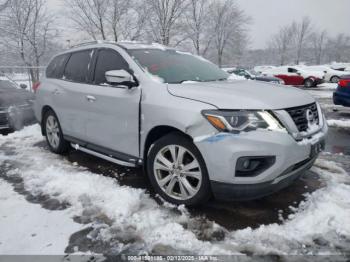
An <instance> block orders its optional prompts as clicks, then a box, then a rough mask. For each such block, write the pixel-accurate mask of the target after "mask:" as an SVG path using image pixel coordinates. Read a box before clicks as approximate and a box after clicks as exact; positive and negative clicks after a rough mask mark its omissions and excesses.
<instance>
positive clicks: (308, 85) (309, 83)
mask: <svg viewBox="0 0 350 262" xmlns="http://www.w3.org/2000/svg"><path fill="white" fill-rule="evenodd" d="M304 86H305V87H306V88H311V87H313V86H314V80H312V79H310V78H308V79H306V80H305V82H304Z"/></svg>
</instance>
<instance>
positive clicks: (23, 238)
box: [0, 179, 82, 255]
mask: <svg viewBox="0 0 350 262" xmlns="http://www.w3.org/2000/svg"><path fill="white" fill-rule="evenodd" d="M0 192H1V196H0V232H1V233H0V254H1V255H59V254H63V252H64V249H65V247H66V246H67V244H68V239H69V236H70V235H71V234H72V233H74V232H76V231H78V230H81V228H82V226H81V225H79V224H77V223H74V222H73V220H72V219H71V214H70V210H64V211H49V210H45V209H43V208H41V207H40V206H39V205H38V204H30V203H28V202H27V201H26V200H25V199H24V196H21V195H19V194H18V193H16V192H14V191H13V189H12V186H11V185H10V184H8V183H7V182H5V181H3V180H1V179H0Z"/></svg>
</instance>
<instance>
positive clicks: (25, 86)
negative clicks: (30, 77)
mask: <svg viewBox="0 0 350 262" xmlns="http://www.w3.org/2000/svg"><path fill="white" fill-rule="evenodd" d="M19 87H20V88H22V89H27V85H26V84H20V85H19Z"/></svg>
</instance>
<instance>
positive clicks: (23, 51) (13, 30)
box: [0, 0, 350, 82]
mask: <svg viewBox="0 0 350 262" xmlns="http://www.w3.org/2000/svg"><path fill="white" fill-rule="evenodd" d="M62 2H63V3H64V10H63V12H61V13H60V12H58V11H57V10H52V8H51V9H50V8H49V7H48V1H45V0H0V21H1V24H0V35H1V37H0V52H1V53H2V54H3V56H2V57H3V63H6V59H5V58H6V57H7V58H8V60H11V59H12V60H15V61H16V62H17V61H18V59H20V60H21V61H22V64H24V65H25V66H27V67H29V68H30V74H31V77H32V79H33V82H35V81H37V80H38V79H39V73H38V70H35V67H38V66H41V65H45V64H46V63H47V62H48V60H49V58H50V57H51V56H52V55H53V54H54V53H57V52H58V51H60V50H62V49H64V48H65V47H66V46H65V43H62V41H61V42H58V41H57V39H62V38H59V36H62V34H64V31H65V28H70V29H72V28H73V29H74V31H75V32H77V34H79V41H88V40H99V39H101V40H111V41H122V40H131V41H142V42H157V43H160V44H163V45H166V46H172V47H176V48H179V49H181V50H184V51H190V52H193V53H195V54H198V55H201V56H204V57H206V58H208V59H210V60H211V61H213V62H215V63H217V64H218V65H219V66H223V65H236V66H239V65H243V66H244V65H246V66H248V65H256V64H268V63H269V64H280V65H283V64H286V63H296V64H298V63H300V62H303V61H307V62H310V61H312V62H313V63H316V64H319V63H321V62H323V61H326V60H327V61H328V60H337V61H340V60H342V59H343V58H344V57H345V58H346V59H350V54H349V50H350V48H349V41H350V40H349V37H348V36H346V35H342V34H341V35H338V36H336V37H333V38H332V37H330V35H329V34H328V33H327V32H326V31H320V30H317V29H316V27H315V26H314V25H313V24H312V21H311V20H310V19H309V18H308V17H306V18H304V19H302V21H300V22H293V23H291V24H290V25H287V26H283V27H282V28H280V30H279V31H278V32H277V33H276V34H273V35H272V36H271V39H270V41H269V42H268V46H267V48H266V49H264V50H249V42H250V39H249V36H248V33H249V27H250V26H251V24H252V22H253V19H252V18H251V17H249V16H248V15H247V14H246V13H245V11H244V10H242V9H240V7H239V6H238V5H237V3H236V1H235V0H62ZM60 19H61V20H62V19H64V23H63V25H61V26H59V25H58V20H60ZM62 27H63V29H62ZM67 40H68V39H67ZM9 63H10V62H9ZM17 64H18V62H17Z"/></svg>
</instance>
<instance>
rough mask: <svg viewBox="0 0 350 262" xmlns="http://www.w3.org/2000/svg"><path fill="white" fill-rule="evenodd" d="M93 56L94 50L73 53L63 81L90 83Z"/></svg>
mask: <svg viewBox="0 0 350 262" xmlns="http://www.w3.org/2000/svg"><path fill="white" fill-rule="evenodd" d="M93 54H94V51H93V50H84V51H78V52H74V53H72V54H71V56H70V58H69V60H68V62H67V65H66V68H65V70H64V73H63V79H66V80H70V81H73V82H78V83H87V82H89V75H90V68H91V64H92V58H93Z"/></svg>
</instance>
